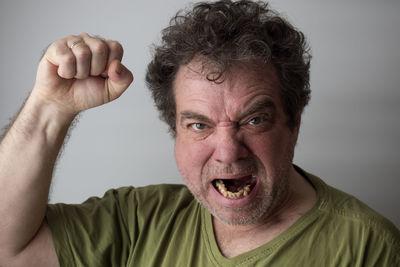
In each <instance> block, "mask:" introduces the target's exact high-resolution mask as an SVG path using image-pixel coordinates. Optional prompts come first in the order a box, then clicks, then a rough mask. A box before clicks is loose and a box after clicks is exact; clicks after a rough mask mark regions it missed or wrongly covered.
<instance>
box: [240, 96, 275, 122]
mask: <svg viewBox="0 0 400 267" xmlns="http://www.w3.org/2000/svg"><path fill="white" fill-rule="evenodd" d="M266 109H272V110H275V104H274V103H273V102H272V101H271V100H269V99H260V100H258V101H256V102H255V103H253V104H252V105H251V106H250V107H249V108H248V109H246V110H245V111H244V112H243V113H242V114H241V115H240V118H239V121H241V120H242V119H244V118H246V117H248V116H250V115H252V114H254V113H257V112H260V111H263V110H266Z"/></svg>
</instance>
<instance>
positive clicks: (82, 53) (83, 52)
mask: <svg viewBox="0 0 400 267" xmlns="http://www.w3.org/2000/svg"><path fill="white" fill-rule="evenodd" d="M75 57H76V59H77V60H79V61H84V60H88V59H89V58H90V57H91V53H90V50H89V49H86V48H83V47H82V48H81V49H77V50H76V52H75Z"/></svg>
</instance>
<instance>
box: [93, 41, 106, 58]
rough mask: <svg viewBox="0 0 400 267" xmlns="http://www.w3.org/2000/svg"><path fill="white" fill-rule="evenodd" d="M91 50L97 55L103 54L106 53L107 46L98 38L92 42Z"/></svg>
mask: <svg viewBox="0 0 400 267" xmlns="http://www.w3.org/2000/svg"><path fill="white" fill-rule="evenodd" d="M92 51H93V53H96V54H99V55H105V54H106V53H107V47H106V45H105V44H104V43H103V42H102V41H100V40H98V41H96V42H94V43H93V45H92Z"/></svg>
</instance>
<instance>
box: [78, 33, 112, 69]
mask: <svg viewBox="0 0 400 267" xmlns="http://www.w3.org/2000/svg"><path fill="white" fill-rule="evenodd" d="M81 36H82V37H83V40H84V41H85V43H86V45H87V46H88V47H89V49H90V51H91V61H90V71H89V74H90V75H91V76H98V75H100V74H101V73H103V72H104V71H105V70H106V67H107V63H108V50H109V49H108V45H107V43H106V42H105V41H104V40H103V39H101V38H100V37H91V36H89V35H88V34H82V35H81Z"/></svg>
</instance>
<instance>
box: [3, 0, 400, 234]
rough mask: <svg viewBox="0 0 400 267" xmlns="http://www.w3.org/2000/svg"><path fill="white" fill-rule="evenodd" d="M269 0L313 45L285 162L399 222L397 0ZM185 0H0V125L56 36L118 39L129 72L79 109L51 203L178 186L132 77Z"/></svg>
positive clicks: (169, 155)
mask: <svg viewBox="0 0 400 267" xmlns="http://www.w3.org/2000/svg"><path fill="white" fill-rule="evenodd" d="M271 2H272V6H273V7H274V8H275V9H277V10H278V11H280V12H282V13H283V14H285V16H287V17H288V18H289V20H290V21H291V22H293V23H294V24H295V25H297V27H299V28H300V29H301V30H302V31H303V32H304V33H305V34H306V35H307V36H308V39H309V42H310V43H311V47H312V51H313V61H312V70H311V88H312V90H313V92H312V100H311V103H310V105H309V107H308V108H307V109H306V111H305V113H304V116H303V123H302V129H301V135H300V139H299V142H298V145H297V150H296V156H295V160H294V161H295V163H297V164H298V165H300V166H301V167H303V168H304V169H306V170H307V171H310V172H312V173H314V174H316V175H319V176H321V177H323V178H324V180H325V181H326V182H327V183H329V184H331V185H333V186H336V187H338V188H340V189H342V190H344V191H346V192H349V193H351V194H353V195H355V196H357V197H358V198H360V199H361V200H362V201H364V202H366V203H367V204H369V205H370V206H371V207H373V208H374V209H376V210H377V211H379V212H380V213H382V214H383V215H385V216H386V217H388V218H389V219H390V220H392V221H393V222H394V223H395V225H396V226H397V227H398V228H400V214H399V207H398V205H399V202H400V196H399V191H400V190H399V185H400V182H399V178H400V177H399V172H398V166H399V163H400V160H399V159H400V157H399V156H398V154H399V151H398V150H399V144H400V142H399V141H398V138H399V137H400V127H399V119H398V115H399V114H400V106H399V104H398V102H399V100H400V91H399V89H398V84H400V71H399V70H400V53H399V52H398V49H399V48H400V30H399V29H400V16H398V14H399V11H400V1H394V0H393V1H378V0H376V1H329V3H322V2H323V1H317V0H313V1H302V2H301V3H300V1H294V0H293V1H289V0H274V1H271ZM324 2H325V1H324ZM326 2H327V1H326ZM188 3H189V2H188V1H184V0H173V1H167V0H153V1H137V0H131V1H122V0H119V1H104V0H102V1H94V0H91V1H77V0H69V1H55V0H46V1H15V0H14V1H1V2H0V34H1V36H0V38H1V42H0V45H1V49H0V60H1V62H0V82H1V84H0V88H1V91H0V125H2V126H4V125H7V124H8V121H9V118H11V117H12V116H13V115H14V114H15V113H16V112H17V110H18V109H19V106H20V105H21V104H22V102H23V101H24V99H25V98H26V96H27V95H28V93H29V91H30V90H31V88H32V86H33V84H34V79H35V72H36V67H37V63H38V61H39V58H40V55H41V51H42V50H43V49H44V48H45V47H46V46H47V45H48V44H49V43H51V42H52V41H54V40H56V39H59V38H62V37H64V36H65V35H68V34H79V33H81V32H88V33H90V34H93V35H101V36H103V37H106V38H109V39H114V40H118V41H120V42H121V43H122V44H123V46H124V48H125V58H124V62H125V64H126V65H127V66H128V67H129V68H130V69H131V70H132V71H133V72H134V75H135V82H134V84H133V85H132V86H131V87H130V88H129V89H128V91H127V92H126V93H125V94H124V95H123V96H122V97H121V98H120V99H118V100H117V101H115V102H113V103H110V104H108V105H105V106H102V107H99V108H96V109H92V110H89V111H86V112H85V113H84V114H83V115H82V116H81V118H80V122H79V124H78V126H77V127H76V128H75V129H74V130H73V133H72V136H71V138H70V140H69V142H68V144H67V146H66V147H65V149H64V153H63V156H62V158H61V160H60V161H59V164H58V166H57V168H56V171H55V177H54V182H53V186H52V193H51V196H50V197H51V202H72V203H76V202H81V201H83V200H85V199H86V198H87V197H89V196H92V195H98V196H101V195H102V194H103V193H104V192H105V191H106V190H107V189H109V188H111V187H120V186H124V185H135V186H141V185H147V184H154V183H182V180H181V178H180V176H179V173H178V171H177V168H176V166H175V162H174V157H173V139H172V138H171V137H170V136H169V135H168V133H167V128H166V126H165V125H164V124H163V123H161V122H160V121H159V120H158V115H157V113H156V111H155V109H154V107H153V103H152V100H151V98H150V95H149V92H148V91H147V89H146V87H145V83H144V73H145V68H146V64H147V62H148V61H149V58H150V50H149V48H150V45H151V44H152V43H154V42H157V40H158V39H159V37H160V35H159V33H160V30H161V29H162V28H163V27H165V26H166V25H167V23H168V21H169V18H170V17H171V16H172V15H173V14H174V13H175V12H176V11H177V10H178V9H180V8H182V7H185V6H187V4H188ZM21 197H23V196H21Z"/></svg>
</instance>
